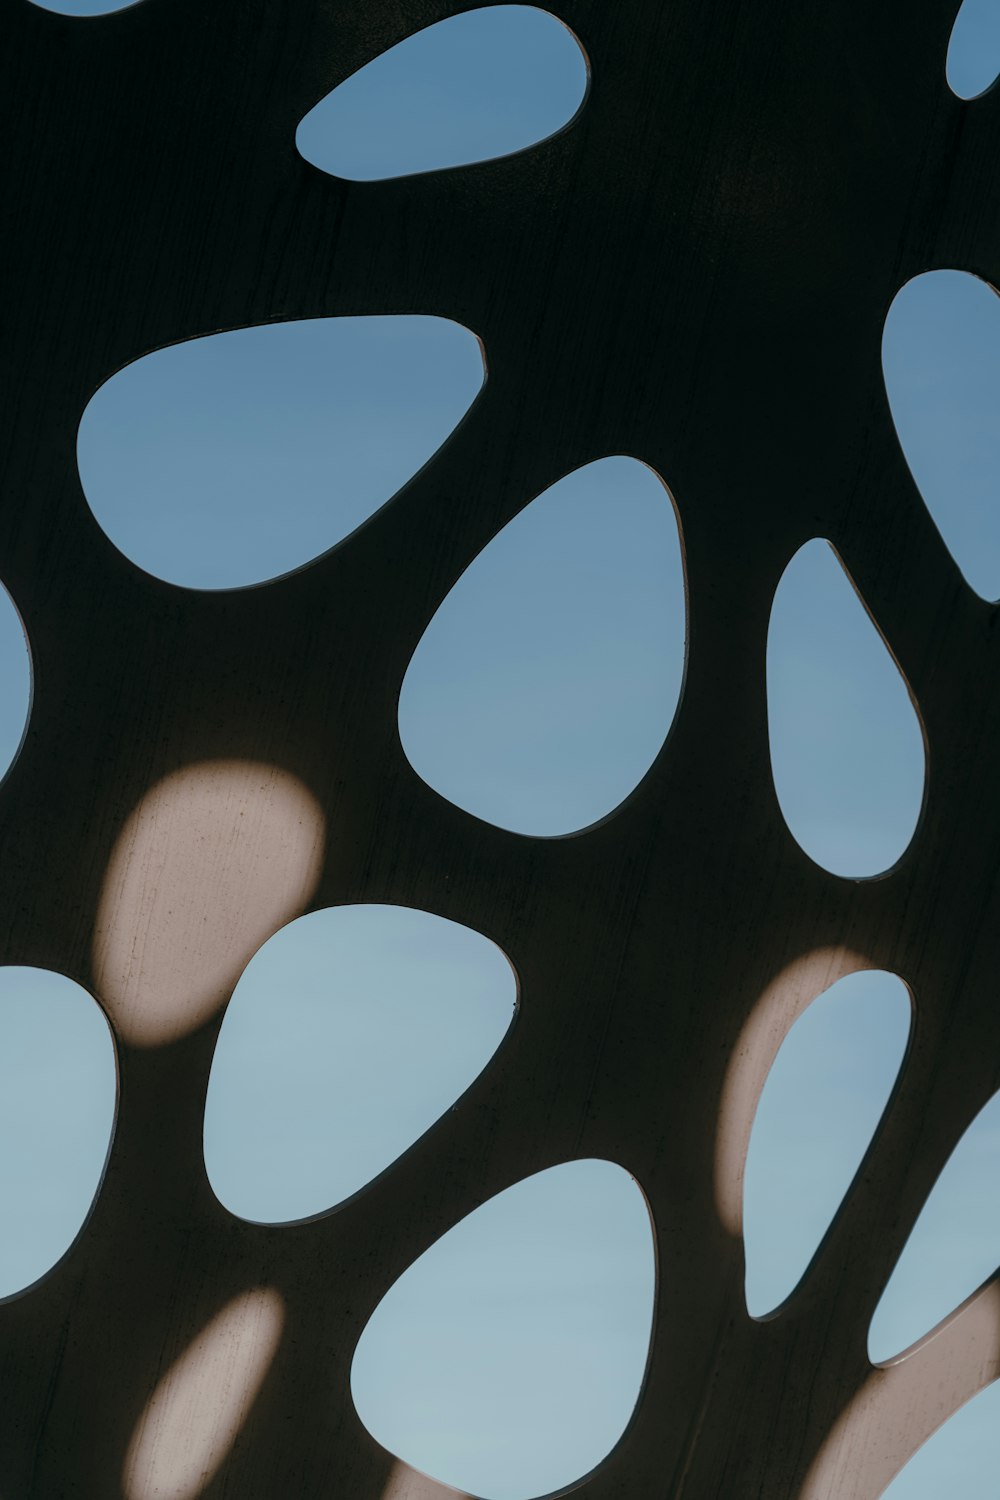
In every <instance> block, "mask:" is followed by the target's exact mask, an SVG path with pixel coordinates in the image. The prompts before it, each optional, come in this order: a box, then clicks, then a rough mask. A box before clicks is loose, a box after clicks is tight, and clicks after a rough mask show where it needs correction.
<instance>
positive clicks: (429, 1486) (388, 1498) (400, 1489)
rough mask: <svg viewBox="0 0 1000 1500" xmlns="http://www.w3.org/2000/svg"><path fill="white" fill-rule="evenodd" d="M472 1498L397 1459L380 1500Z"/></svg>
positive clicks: (470, 1499) (455, 1499)
mask: <svg viewBox="0 0 1000 1500" xmlns="http://www.w3.org/2000/svg"><path fill="white" fill-rule="evenodd" d="M448 1496H451V1500H472V1497H471V1496H470V1495H467V1494H466V1493H465V1491H464V1490H453V1489H452V1487H451V1485H450V1484H439V1483H438V1482H437V1480H436V1479H430V1478H429V1477H428V1476H427V1475H426V1474H421V1473H420V1472H419V1470H417V1469H411V1468H410V1466H409V1464H404V1463H403V1462H402V1460H401V1459H400V1460H398V1461H397V1462H396V1463H394V1464H393V1466H392V1472H391V1473H390V1475H389V1478H388V1480H387V1482H386V1486H385V1489H384V1490H383V1491H382V1500H447V1497H448Z"/></svg>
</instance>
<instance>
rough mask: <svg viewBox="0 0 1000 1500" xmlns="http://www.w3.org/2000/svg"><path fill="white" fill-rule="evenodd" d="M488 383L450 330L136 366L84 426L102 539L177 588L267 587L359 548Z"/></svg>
mask: <svg viewBox="0 0 1000 1500" xmlns="http://www.w3.org/2000/svg"><path fill="white" fill-rule="evenodd" d="M483 378H484V367H483V355H482V349H481V346H480V343H479V340H478V339H477V338H476V337H475V335H474V334H472V333H470V332H469V330H468V329H467V328H463V327H461V326H460V325H459V324H458V323H453V322H450V321H449V320H448V319H445V318H433V317H424V316H412V317H411V316H406V317H402V316H401V317H358V318H312V319H305V320H302V321H300V322H293V323H269V324H265V325H262V326H259V327H256V328H238V329H233V330H231V331H230V332H228V333H218V334H212V335H210V336H207V337H204V338H197V339H189V340H187V341H186V342H185V343H181V344H172V345H170V346H169V347H168V348H165V349H158V350H157V351H156V352H155V353H153V354H148V355H146V356H145V357H144V358H142V359H138V360H136V361H135V362H134V363H133V364H130V365H127V366H126V367H125V368H124V369H123V370H120V371H119V372H118V373H117V375H113V376H112V377H111V379H110V380H108V381H106V382H105V384H104V385H102V386H101V387H100V389H99V390H98V391H97V392H96V393H95V395H94V396H93V397H92V398H91V400H90V402H89V403H88V406H87V409H86V411H85V412H84V414H83V420H82V421H81V423H80V434H79V441H78V460H79V467H80V477H81V480H82V483H83V488H84V492H85V494H86V496H87V501H88V503H89V505H90V508H91V510H92V511H93V512H94V515H95V517H96V519H97V522H98V524H99V525H100V526H101V528H102V530H103V531H104V532H105V534H106V535H107V536H108V537H109V538H110V540H111V541H112V542H113V543H114V544H115V546H116V547H118V548H119V550H120V551H122V552H123V553H124V554H125V556H126V557H128V558H129V559H130V560H131V561H132V562H134V563H136V564H138V566H139V567H141V568H144V569H145V570H146V571H147V572H148V573H152V574H153V575H154V576H155V577H157V578H163V579H165V580H166V581H167V582H169V583H176V584H182V585H184V586H186V587H188V588H202V589H223V588H236V587H239V586H242V585H247V584H254V583H262V582H263V581H264V580H266V579H269V578H276V577H278V576H279V575H281V574H282V573H287V572H290V571H291V570H292V569H294V568H297V567H299V566H301V565H302V564H304V563H307V562H309V561H311V560H312V559H313V558H315V557H318V556H319V555H320V554H321V553H323V552H325V551H326V550H327V549H328V548H330V547H332V546H334V544H335V543H337V542H339V541H342V540H343V539H344V538H345V537H346V536H349V535H350V533H351V532H352V531H354V530H355V529H356V528H357V527H358V526H360V524H361V523H362V521H365V520H366V519H367V518H368V517H369V516H370V515H372V514H373V513H374V512H375V511H376V510H378V509H379V508H380V507H381V506H382V505H383V504H384V503H385V502H386V501H387V500H388V499H390V497H391V496H392V495H393V494H395V492H396V491H397V490H398V489H399V488H400V487H401V486H402V485H403V484H405V482H406V481H407V480H408V479H410V478H411V477H412V476H413V475H414V474H415V473H416V472H417V470H418V469H420V468H421V467H422V466H423V465H424V464H425V463H426V462H427V460H428V459H429V458H430V457H431V456H432V454H434V453H435V452H436V451H437V449H438V448H439V447H440V446H441V444H442V443H443V442H444V440H445V438H447V437H448V436H449V434H450V433H451V432H452V431H453V429H454V428H455V427H456V425H457V424H458V423H459V421H460V420H461V419H462V417H463V416H464V415H465V413H466V411H467V410H468V409H469V406H470V405H471V403H472V401H473V400H474V399H475V396H476V395H477V393H478V391H479V389H480V387H481V386H482V383H483Z"/></svg>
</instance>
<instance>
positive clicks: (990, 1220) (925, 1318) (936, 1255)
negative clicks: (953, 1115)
mask: <svg viewBox="0 0 1000 1500" xmlns="http://www.w3.org/2000/svg"><path fill="white" fill-rule="evenodd" d="M998 1185H1000V1094H994V1096H993V1098H992V1099H991V1100H990V1101H989V1103H988V1104H986V1105H985V1106H984V1108H983V1109H981V1110H980V1111H979V1114H978V1115H977V1116H976V1118H975V1119H974V1120H973V1121H972V1124H971V1125H970V1126H969V1128H968V1130H967V1131H966V1132H965V1134H964V1135H963V1136H962V1139H961V1140H960V1141H959V1143H958V1145H957V1146H956V1147H955V1149H954V1151H953V1152H952V1154H951V1156H950V1157H949V1158H948V1160H947V1162H946V1163H945V1165H944V1168H943V1170H942V1172H941V1175H940V1176H939V1178H938V1180H937V1182H936V1183H935V1184H934V1187H933V1189H932V1190H931V1193H930V1195H929V1197H928V1199H927V1202H926V1203H925V1204H924V1206H923V1209H922V1210H921V1213H920V1217H919V1218H918V1219H917V1222H916V1224H915V1225H914V1226H913V1231H912V1233H911V1234H910V1238H909V1239H908V1240H907V1242H906V1244H905V1245H904V1247H903V1253H902V1255H901V1256H900V1257H899V1260H898V1261H897V1263H896V1268H895V1270H894V1271H893V1273H892V1275H891V1277H890V1278H889V1282H888V1284H887V1286H886V1289H885V1291H884V1292H883V1294H882V1299H881V1301H880V1302H879V1305H878V1307H877V1308H876V1309H875V1316H874V1317H873V1318H872V1323H871V1329H870V1330H869V1335H868V1353H869V1355H870V1357H871V1358H872V1359H873V1360H887V1359H891V1358H892V1357H893V1356H894V1355H896V1354H898V1353H900V1351H901V1350H903V1349H906V1348H908V1347H909V1346H910V1345H911V1344H914V1343H916V1341H917V1340H918V1339H919V1338H922V1337H923V1335H924V1334H925V1333H927V1332H928V1331H929V1330H930V1329H931V1328H933V1327H934V1326H935V1324H937V1323H939V1322H940V1321H941V1319H942V1318H946V1317H947V1316H948V1314H949V1313H950V1312H952V1311H953V1310H954V1309H955V1308H956V1307H958V1306H959V1304H960V1303H961V1302H963V1301H964V1300H965V1298H966V1297H968V1296H969V1295H970V1294H971V1293H972V1292H974V1291H975V1290H976V1288H977V1287H979V1286H980V1285H981V1284H982V1283H983V1282H984V1281H986V1280H988V1279H989V1277H991V1276H992V1275H993V1274H994V1273H995V1272H996V1271H997V1269H998V1268H1000V1188H998Z"/></svg>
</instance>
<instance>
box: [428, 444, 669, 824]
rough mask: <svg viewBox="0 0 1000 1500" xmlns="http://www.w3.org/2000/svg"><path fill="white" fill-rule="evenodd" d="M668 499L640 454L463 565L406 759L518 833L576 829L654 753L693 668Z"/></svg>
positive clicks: (543, 501) (555, 493) (435, 783)
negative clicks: (687, 658) (688, 662)
mask: <svg viewBox="0 0 1000 1500" xmlns="http://www.w3.org/2000/svg"><path fill="white" fill-rule="evenodd" d="M685 626H686V606H685V598H684V564H683V559H682V555H681V543H680V534H679V531H678V525H677V518H676V516H675V513H674V508H673V505H672V503H671V500H670V496H669V494H668V492H667V490H666V488H665V487H664V485H663V483H662V481H661V480H660V479H659V478H658V477H657V475H656V474H655V473H654V472H653V470H652V469H650V468H648V467H647V466H646V465H645V464H642V463H640V462H639V461H638V460H637V459H634V458H623V457H615V458H604V459H599V460H598V461H597V462H595V463H591V464H587V465H586V466H585V467H584V468H582V469H577V470H575V471H574V472H573V473H572V474H569V475H567V476H566V478H564V479H561V480H559V482H558V483H557V484H554V485H553V486H552V487H551V488H550V489H548V490H546V491H545V492H544V493H543V494H542V495H540V496H539V497H538V498H537V499H536V500H534V501H532V503H531V504H530V505H528V506H527V507H526V508H525V509H524V510H523V511H521V513H520V515H518V516H516V517H515V518H514V520H513V521H511V522H510V523H509V524H508V525H507V526H505V527H504V528H503V530H502V531H501V532H500V533H499V534H498V535H497V536H495V537H494V538H493V540H492V542H490V544H489V545H488V546H487V547H486V548H485V549H484V550H483V551H482V552H481V553H480V554H479V556H478V557H477V558H476V559H475V560H474V562H473V563H472V564H471V566H470V567H468V568H467V569H466V571H465V572H464V573H463V574H462V577H461V578H460V579H459V580H458V582H457V583H456V584H455V587H454V588H453V589H452V590H451V593H450V594H449V595H448V596H447V598H446V599H445V600H444V602H443V603H442V605H441V607H440V609H439V610H438V611H437V614H436V615H435V616H434V618H433V619H432V620H431V622H430V624H429V625H428V627H427V629H426V631H425V632H424V635H423V637H422V639H421V640H420V643H419V644H418V646H417V649H416V651H415V652H414V655H413V658H412V660H411V662H410V665H409V667H408V668H407V671H406V676H405V678H404V680H403V688H402V692H401V694H400V699H399V733H400V738H401V740H402V744H403V749H404V751H405V753H406V756H407V759H408V760H409V762H410V764H411V765H412V767H413V769H414V770H415V771H416V773H417V775H418V776H420V777H422V779H423V780H424V781H426V782H427V784H428V785H429V786H431V787H433V788H434V790H435V791H436V792H439V793H440V794H441V796H443V797H446V798H447V799H448V800H449V801H450V802H453V803H455V804H456V805H457V806H458V807H461V808H463V809H464V810H465V811H466V812H470V813H473V814H474V815H475V816H476V817H479V818H483V819H484V820H485V821H486V822H488V823H493V824H496V825H497V826H498V827H500V828H509V829H511V830H513V831H514V832H515V833H526V834H532V835H535V836H552V835H559V834H567V833H573V832H576V831H577V830H578V829H580V828H584V827H586V826H587V825H588V824H591V823H594V822H596V821H597V820H598V819H600V818H602V817H604V816H605V815H606V814H607V813H610V812H612V811H613V810H614V808H616V807H617V806H618V805H619V804H620V803H621V802H622V801H623V800H624V799H625V798H626V797H627V796H628V795H629V793H630V792H632V791H633V790H634V788H635V787H636V786H637V785H638V783H639V782H640V781H641V780H642V778H643V776H644V775H645V774H646V772H647V771H648V770H649V768H650V766H651V765H652V763H653V761H654V760H655V758H656V756H657V754H658V752H659V750H660V747H661V746H662V744H663V742H664V740H665V739H666V736H667V732H668V730H669V728H670V725H671V723H672V722H673V718H674V715H675V713H676V711H677V705H678V702H679V699H680V694H681V684H682V681H683V676H684V637H685Z"/></svg>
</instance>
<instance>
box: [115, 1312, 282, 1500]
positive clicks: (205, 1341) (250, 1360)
mask: <svg viewBox="0 0 1000 1500" xmlns="http://www.w3.org/2000/svg"><path fill="white" fill-rule="evenodd" d="M284 1319H285V1309H284V1304H283V1302H282V1300H281V1298H280V1296H279V1295H278V1293H277V1292H276V1291H274V1290H272V1289H271V1288H270V1287H266V1288H265V1287H256V1288H254V1289H253V1290H252V1291H249V1292H244V1293H243V1294H242V1295H241V1296H239V1297H234V1298H233V1300H232V1301H231V1302H229V1303H228V1304H227V1305H226V1306H225V1307H224V1308H223V1309H222V1310H221V1312H219V1313H217V1314H216V1315H215V1317H214V1318H213V1319H212V1321H211V1322H210V1323H209V1324H208V1326H207V1327H206V1328H203V1329H202V1330H201V1332H200V1333H199V1334H198V1335H197V1337H196V1338H195V1339H194V1340H193V1341H192V1342H191V1344H190V1345H189V1346H188V1348H187V1349H185V1351H184V1352H183V1354H181V1356H180V1357H179V1358H178V1359H177V1360H176V1361H175V1362H174V1364H173V1365H171V1367H170V1369H169V1370H168V1371H167V1373H166V1374H165V1375H164V1377H163V1379H162V1380H161V1381H160V1383H159V1385H158V1386H157V1387H156V1390H155V1391H154V1392H153V1394H152V1396H151V1397H150V1399H149V1403H148V1405H147V1406H146V1409H145V1411H144V1412H143V1414H142V1417H141V1418H140V1420H139V1424H138V1426H137V1427H136V1430H135V1433H134V1434H133V1437H132V1441H131V1443H130V1444H129V1450H128V1454H127V1456H126V1459H125V1467H124V1470H123V1473H122V1489H123V1491H124V1494H125V1500H197V1497H198V1496H199V1495H201V1494H202V1493H203V1491H204V1490H205V1488H206V1487H207V1486H208V1484H209V1483H210V1482H211V1480H212V1478H213V1476H214V1475H215V1474H216V1472H217V1471H218V1469H219V1468H220V1466H221V1465H222V1464H223V1463H224V1462H225V1459H226V1457H227V1455H228V1454H229V1451H230V1449H231V1448H232V1446H233V1443H234V1442H235V1441H236V1438H237V1436H238V1435H239V1432H240V1429H241V1428H242V1427H243V1425H244V1423H245V1422H246V1420H247V1417H248V1416H249V1414H250V1409H251V1407H252V1406H253V1403H254V1401H255V1399H256V1397H257V1394H258V1392H259V1391H260V1388H261V1386H262V1384H263V1382H264V1379H265V1377H266V1375H267V1372H268V1370H269V1369H270V1367H271V1363H272V1361H273V1359H274V1356H275V1354H276V1353H277V1350H278V1344H279V1343H280V1341H281V1332H282V1327H283V1324H284Z"/></svg>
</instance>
